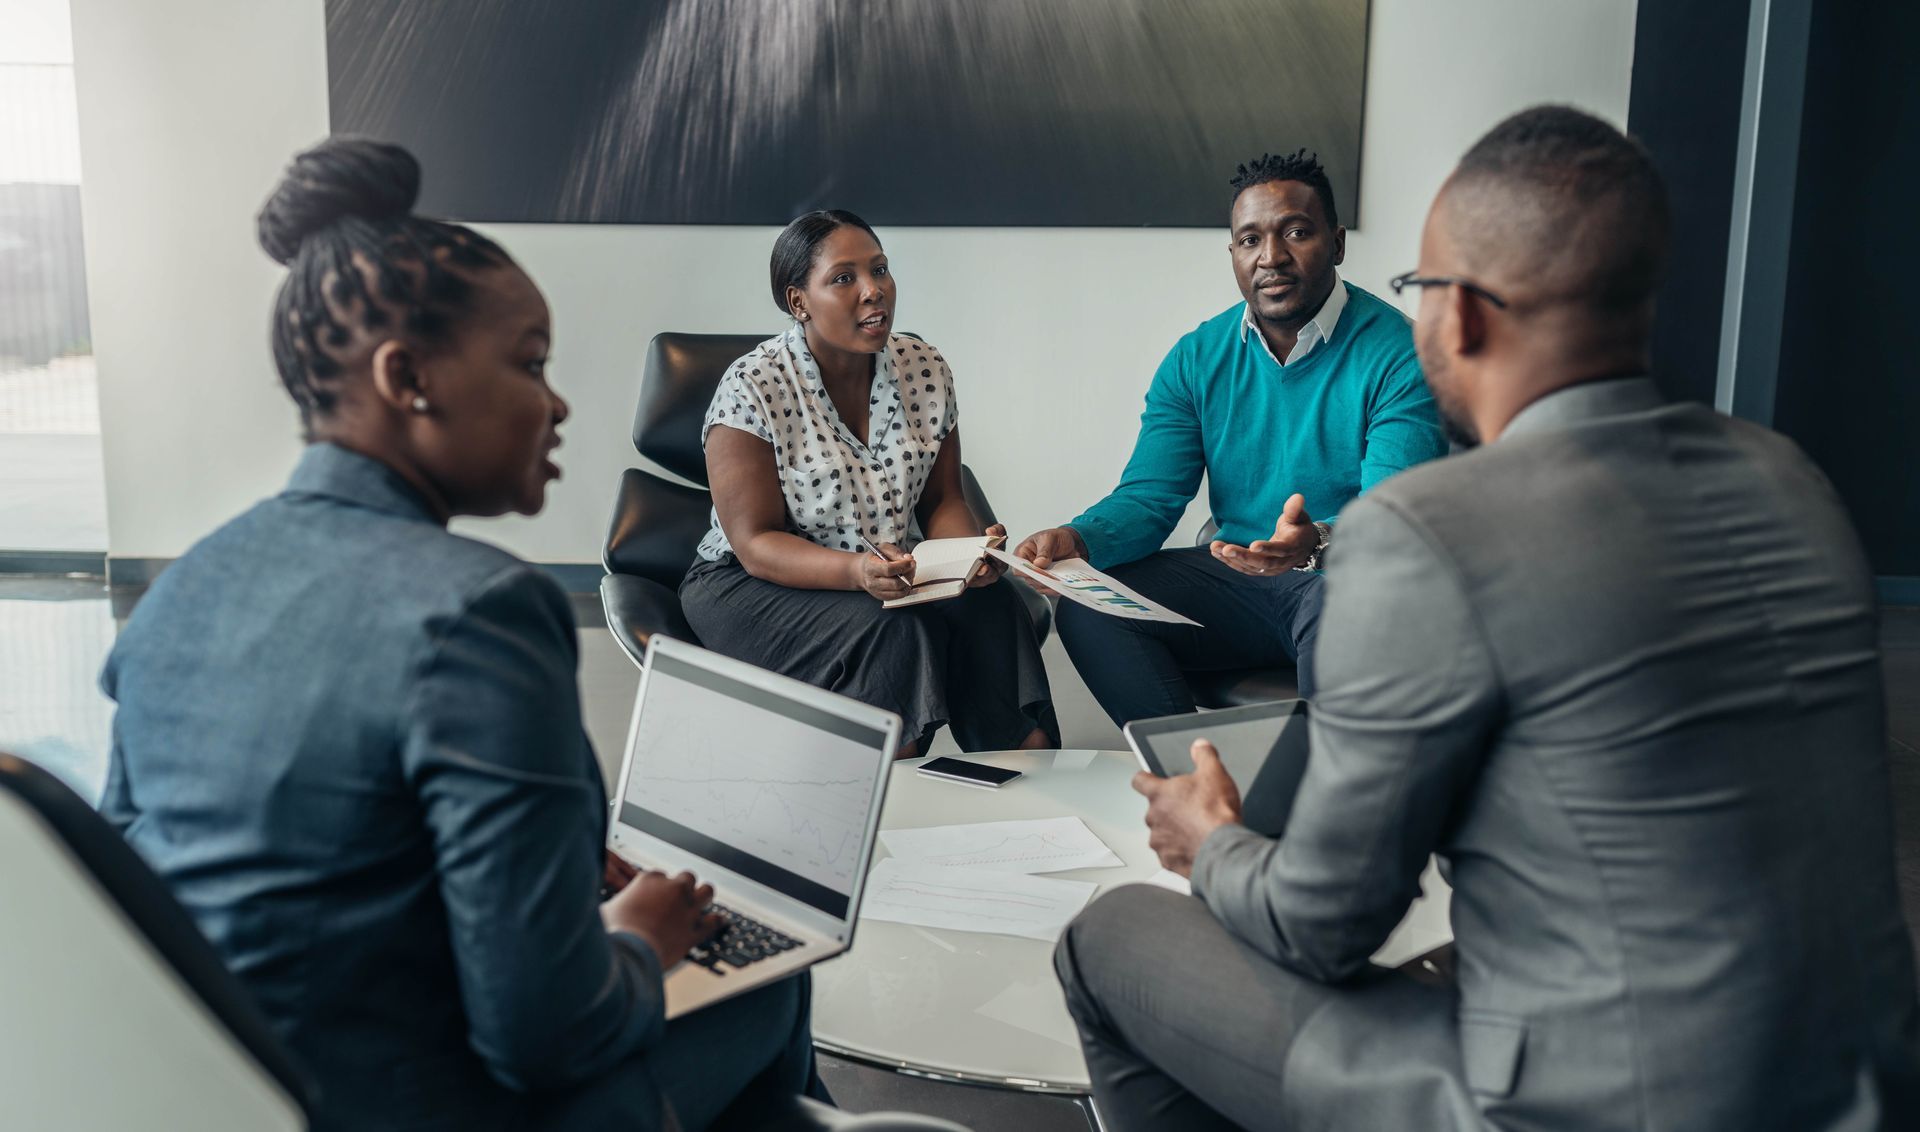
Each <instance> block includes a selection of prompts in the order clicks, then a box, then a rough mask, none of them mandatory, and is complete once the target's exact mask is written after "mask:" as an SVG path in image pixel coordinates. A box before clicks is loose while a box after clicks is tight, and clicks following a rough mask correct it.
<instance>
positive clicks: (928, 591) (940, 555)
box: [880, 535, 1007, 609]
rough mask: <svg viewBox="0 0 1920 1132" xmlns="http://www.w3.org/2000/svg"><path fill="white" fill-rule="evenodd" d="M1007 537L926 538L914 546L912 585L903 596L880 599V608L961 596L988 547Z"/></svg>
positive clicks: (981, 564) (979, 567) (984, 561)
mask: <svg viewBox="0 0 1920 1132" xmlns="http://www.w3.org/2000/svg"><path fill="white" fill-rule="evenodd" d="M1006 541H1007V540H1006V539H1005V538H1002V537H1001V536H999V535H975V536H972V537H970V538H930V539H928V540H926V541H925V542H923V543H921V544H920V545H918V546H916V547H914V548H913V588H912V589H910V590H908V591H907V592H906V594H905V595H903V596H901V597H896V598H893V599H892V600H890V601H883V602H881V603H880V606H881V608H883V609H898V608H900V607H901V606H903V605H919V604H921V603H922V602H928V601H945V600H947V599H948V598H954V597H959V596H960V595H961V594H963V593H965V592H966V590H967V583H968V582H970V581H972V580H973V576H974V575H975V574H977V573H979V572H980V571H981V570H982V569H984V568H985V565H986V557H987V548H988V547H993V548H995V549H998V548H999V547H1000V546H1001V545H1002V544H1003V543H1005V542H1006Z"/></svg>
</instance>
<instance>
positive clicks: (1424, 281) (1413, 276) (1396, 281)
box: [1387, 271, 1507, 310]
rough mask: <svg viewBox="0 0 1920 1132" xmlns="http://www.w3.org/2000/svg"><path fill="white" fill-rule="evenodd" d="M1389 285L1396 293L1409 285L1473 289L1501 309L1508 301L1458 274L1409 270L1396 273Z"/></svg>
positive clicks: (1388, 281) (1503, 308)
mask: <svg viewBox="0 0 1920 1132" xmlns="http://www.w3.org/2000/svg"><path fill="white" fill-rule="evenodd" d="M1387 286H1389V287H1392V288H1393V293H1394V294H1396V295H1398V294H1399V293H1400V292H1401V290H1402V289H1404V288H1407V287H1458V288H1460V289H1461V290H1462V291H1471V292H1472V293H1473V294H1476V295H1478V296H1480V297H1481V298H1483V299H1485V300H1486V301H1488V302H1490V303H1492V304H1493V305H1494V306H1496V307H1499V308H1500V309H1501V310H1506V309H1507V301H1506V300H1505V299H1503V298H1501V297H1500V296H1498V295H1496V294H1494V293H1493V292H1492V291H1489V290H1487V289H1486V288H1485V287H1482V286H1481V285H1480V284H1478V283H1475V282H1473V281H1471V280H1468V279H1462V278H1460V277H1459V276H1458V275H1421V274H1419V273H1418V272H1414V271H1409V272H1407V273H1406V274H1404V275H1396V276H1394V277H1393V278H1392V279H1389V280H1387Z"/></svg>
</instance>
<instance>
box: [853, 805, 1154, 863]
mask: <svg viewBox="0 0 1920 1132" xmlns="http://www.w3.org/2000/svg"><path fill="white" fill-rule="evenodd" d="M880 840H881V841H882V842H884V843H885V844H886V846H887V852H889V853H892V854H893V855H894V856H895V857H897V858H899V859H901V860H902V861H913V862H918V863H920V864H924V865H944V866H947V867H948V868H963V869H991V870H993V871H995V872H1006V873H1059V872H1065V871H1067V870H1068V869H1109V868H1117V867H1119V866H1121V865H1124V864H1126V862H1125V861H1122V860H1121V859H1120V858H1119V857H1117V856H1115V855H1114V852H1113V850H1111V849H1109V848H1107V845H1106V843H1105V842H1103V841H1101V840H1100V838H1099V837H1097V836H1095V835H1094V832H1093V831H1092V830H1090V829H1088V828H1087V823H1085V822H1083V821H1081V820H1080V819H1079V818H1074V817H1066V818H1038V819H1035V820H1033V821H987V822H975V823H973V824H971V825H937V826H930V827H928V828H925V829H888V830H882V831H881V833H880Z"/></svg>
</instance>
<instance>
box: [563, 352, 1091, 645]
mask: <svg viewBox="0 0 1920 1132" xmlns="http://www.w3.org/2000/svg"><path fill="white" fill-rule="evenodd" d="M764 340H765V336H764V335H758V334H660V335H656V336H655V337H654V339H653V341H652V342H651V343H650V344H649V345H648V346H647V360H646V368H645V369H644V371H643V372H642V374H641V377H640V399H639V404H638V405H637V406H636V407H635V409H634V413H633V447H634V450H635V451H637V452H638V453H639V454H640V455H642V456H644V457H646V459H647V460H648V461H649V462H651V463H652V464H654V465H656V466H657V467H659V468H661V469H664V470H665V471H666V472H668V473H670V474H671V475H673V476H677V477H679V479H680V480H684V481H687V482H685V483H680V482H675V481H674V480H672V479H668V478H667V477H666V476H662V475H659V474H656V473H654V472H651V471H647V470H644V469H641V468H628V469H627V470H626V472H625V473H624V474H623V475H622V476H621V478H620V497H619V499H618V500H617V501H616V502H615V504H614V508H613V523H612V525H611V526H610V527H609V528H608V530H607V545H606V549H605V551H604V552H603V553H602V556H601V560H602V562H603V563H604V564H605V565H606V568H607V573H606V576H605V577H603V578H602V579H601V580H600V602H601V605H602V606H604V607H605V609H606V614H607V628H609V629H611V630H612V631H613V636H614V639H615V640H617V641H619V642H620V647H621V648H623V649H625V650H626V652H627V655H628V656H630V657H632V658H633V659H634V661H635V662H636V663H638V661H639V659H640V657H641V656H642V655H643V654H644V653H645V652H646V647H647V638H648V637H651V636H652V635H653V634H655V633H665V634H667V635H668V636H669V637H673V638H675V639H676V640H683V641H692V642H694V643H696V644H697V643H699V639H700V638H699V637H698V636H697V635H695V633H694V632H693V629H692V627H690V626H689V625H688V624H687V619H686V616H685V615H684V614H683V613H682V612H681V611H680V598H679V589H680V579H681V578H682V577H684V576H685V575H686V572H687V568H688V567H689V566H692V565H693V559H694V550H695V548H696V547H698V546H699V544H700V539H701V537H702V536H704V535H705V534H706V533H707V526H708V523H709V521H710V517H709V509H710V508H711V507H712V506H713V497H712V495H710V494H709V493H708V491H707V487H706V483H707V458H706V452H705V450H704V449H703V448H702V446H701V443H700V425H701V422H702V421H704V420H705V419H706V413H707V405H708V404H709V403H710V402H711V401H712V400H713V391H714V388H715V387H716V386H718V385H719V384H720V377H721V375H722V374H724V373H726V370H727V367H728V366H729V365H732V364H733V361H734V359H736V358H738V357H740V355H742V354H744V353H746V352H747V351H748V350H751V349H753V347H754V346H756V345H758V344H759V343H760V342H762V341H764ZM960 474H961V487H962V490H963V491H965V493H966V497H967V502H968V503H969V504H971V505H972V507H973V511H974V514H976V515H978V516H980V517H981V518H982V519H983V520H985V521H986V522H987V523H989V524H991V523H993V522H995V521H996V520H995V518H994V514H993V508H992V506H990V505H989V504H988V503H987V497H986V494H985V493H984V492H983V491H981V490H980V483H979V481H978V480H976V479H975V478H974V475H973V470H972V469H970V468H966V467H962V469H961V473H960ZM690 484H691V485H696V486H689V485H690ZM1016 589H1017V591H1018V592H1019V594H1020V597H1021V600H1022V602H1023V603H1024V604H1025V606H1026V609H1027V613H1028V615H1029V616H1030V617H1031V618H1032V619H1033V625H1034V629H1035V631H1036V632H1037V633H1038V634H1039V635H1040V638H1041V640H1045V639H1046V635H1047V630H1048V629H1049V628H1050V627H1051V625H1052V619H1053V611H1052V609H1051V608H1050V607H1049V606H1048V605H1047V601H1046V599H1045V598H1043V597H1041V596H1040V595H1039V594H1037V593H1035V592H1033V591H1032V590H1031V589H1029V588H1028V587H1026V586H1024V585H1023V586H1017V587H1016Z"/></svg>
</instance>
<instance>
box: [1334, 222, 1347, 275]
mask: <svg viewBox="0 0 1920 1132" xmlns="http://www.w3.org/2000/svg"><path fill="white" fill-rule="evenodd" d="M1345 262H1347V230H1346V229H1345V228H1335V229H1334V230H1333V265H1334V266H1335V267H1339V266H1340V265H1341V264H1343V263H1345Z"/></svg>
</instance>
